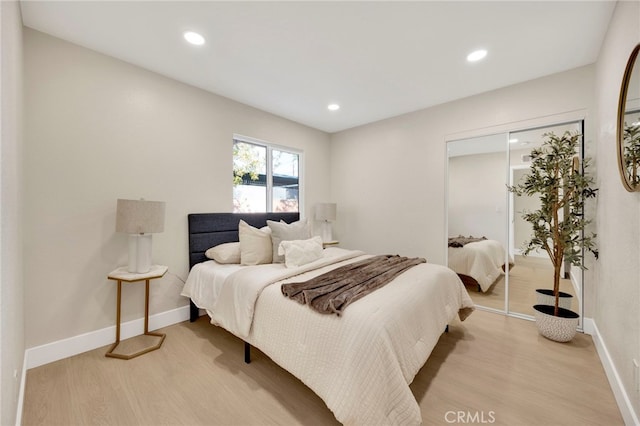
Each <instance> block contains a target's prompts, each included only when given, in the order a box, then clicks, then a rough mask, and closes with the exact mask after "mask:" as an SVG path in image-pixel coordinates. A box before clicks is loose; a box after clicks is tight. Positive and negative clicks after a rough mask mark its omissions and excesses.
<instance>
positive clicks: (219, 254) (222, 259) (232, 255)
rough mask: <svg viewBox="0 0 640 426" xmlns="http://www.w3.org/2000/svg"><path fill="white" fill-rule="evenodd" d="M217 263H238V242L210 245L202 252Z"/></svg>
mask: <svg viewBox="0 0 640 426" xmlns="http://www.w3.org/2000/svg"><path fill="white" fill-rule="evenodd" d="M204 255H205V256H207V258H209V259H213V260H215V261H216V262H218V263H240V243H238V242H236V243H224V244H219V245H217V246H215V247H211V248H210V249H209V250H207V251H206V252H205V253H204Z"/></svg>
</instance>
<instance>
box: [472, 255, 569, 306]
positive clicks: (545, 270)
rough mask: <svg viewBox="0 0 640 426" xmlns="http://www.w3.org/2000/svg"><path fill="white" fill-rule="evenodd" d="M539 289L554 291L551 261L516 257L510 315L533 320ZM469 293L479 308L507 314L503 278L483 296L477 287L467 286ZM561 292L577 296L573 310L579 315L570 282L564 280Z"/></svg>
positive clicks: (510, 275)
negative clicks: (527, 317)
mask: <svg viewBox="0 0 640 426" xmlns="http://www.w3.org/2000/svg"><path fill="white" fill-rule="evenodd" d="M538 288H548V289H551V288H553V266H552V265H551V263H550V261H549V260H548V259H542V258H537V257H534V256H515V265H514V266H513V267H512V268H511V269H510V270H509V311H510V312H517V313H521V314H526V315H531V316H533V315H534V313H535V311H534V309H533V305H535V304H536V293H535V290H536V289H538ZM467 290H468V291H469V295H470V296H471V298H472V299H473V302H474V303H475V304H476V305H480V306H486V307H488V308H494V309H499V310H504V294H505V277H504V275H502V276H500V277H498V279H496V282H495V283H494V284H493V285H492V286H491V287H490V288H489V289H488V290H487V291H486V292H484V293H481V292H479V291H478V289H477V286H467ZM560 291H562V292H565V293H569V294H571V295H572V296H574V300H573V301H572V309H573V310H574V311H575V312H577V311H578V307H577V303H578V302H577V301H576V300H575V290H574V288H573V285H572V284H571V280H569V279H561V280H560Z"/></svg>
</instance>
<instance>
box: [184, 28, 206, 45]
mask: <svg viewBox="0 0 640 426" xmlns="http://www.w3.org/2000/svg"><path fill="white" fill-rule="evenodd" d="M183 36H184V39H185V40H187V41H188V42H189V43H191V44H195V45H196V46H202V45H203V44H204V37H202V36H201V35H200V34H198V33H194V32H193V31H186V32H185V33H184V34H183Z"/></svg>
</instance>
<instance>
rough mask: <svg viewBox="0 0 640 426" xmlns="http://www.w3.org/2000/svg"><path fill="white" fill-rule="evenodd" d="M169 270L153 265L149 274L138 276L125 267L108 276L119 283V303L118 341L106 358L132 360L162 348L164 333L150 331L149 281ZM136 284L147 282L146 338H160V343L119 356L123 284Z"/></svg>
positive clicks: (145, 302)
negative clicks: (115, 351)
mask: <svg viewBox="0 0 640 426" xmlns="http://www.w3.org/2000/svg"><path fill="white" fill-rule="evenodd" d="M168 269H169V268H168V267H167V266H163V265H152V266H151V269H150V270H149V272H146V273H142V274H138V273H134V272H129V271H127V267H126V266H123V267H120V268H118V269H116V270H114V271H111V273H109V275H108V276H107V278H108V279H110V280H115V281H117V282H118V301H117V305H118V306H117V310H116V341H115V343H114V344H113V345H111V348H110V349H109V351H107V353H106V354H105V356H108V357H112V358H120V359H131V358H135V357H137V356H140V355H142V354H146V353H147V352H151V351H155V350H156V349H158V348H159V347H160V346H162V342H164V338H165V337H166V335H165V334H163V333H152V332H150V331H149V281H150V280H154V279H156V278H162V277H163V276H164V274H166V273H167V270H168ZM123 281H124V282H127V283H134V282H138V281H144V282H145V296H144V334H145V335H146V336H155V337H160V341H159V342H158V343H157V344H156V345H154V346H151V347H148V348H145V349H142V350H140V351H138V352H135V353H132V354H118V353H114V352H113V351H114V350H115V348H116V347H117V346H118V344H119V343H120V306H121V300H122V282H123Z"/></svg>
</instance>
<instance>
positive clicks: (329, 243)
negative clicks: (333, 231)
mask: <svg viewBox="0 0 640 426" xmlns="http://www.w3.org/2000/svg"><path fill="white" fill-rule="evenodd" d="M338 244H340V241H325V242H323V243H322V248H327V247H329V246H337V245H338Z"/></svg>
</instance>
